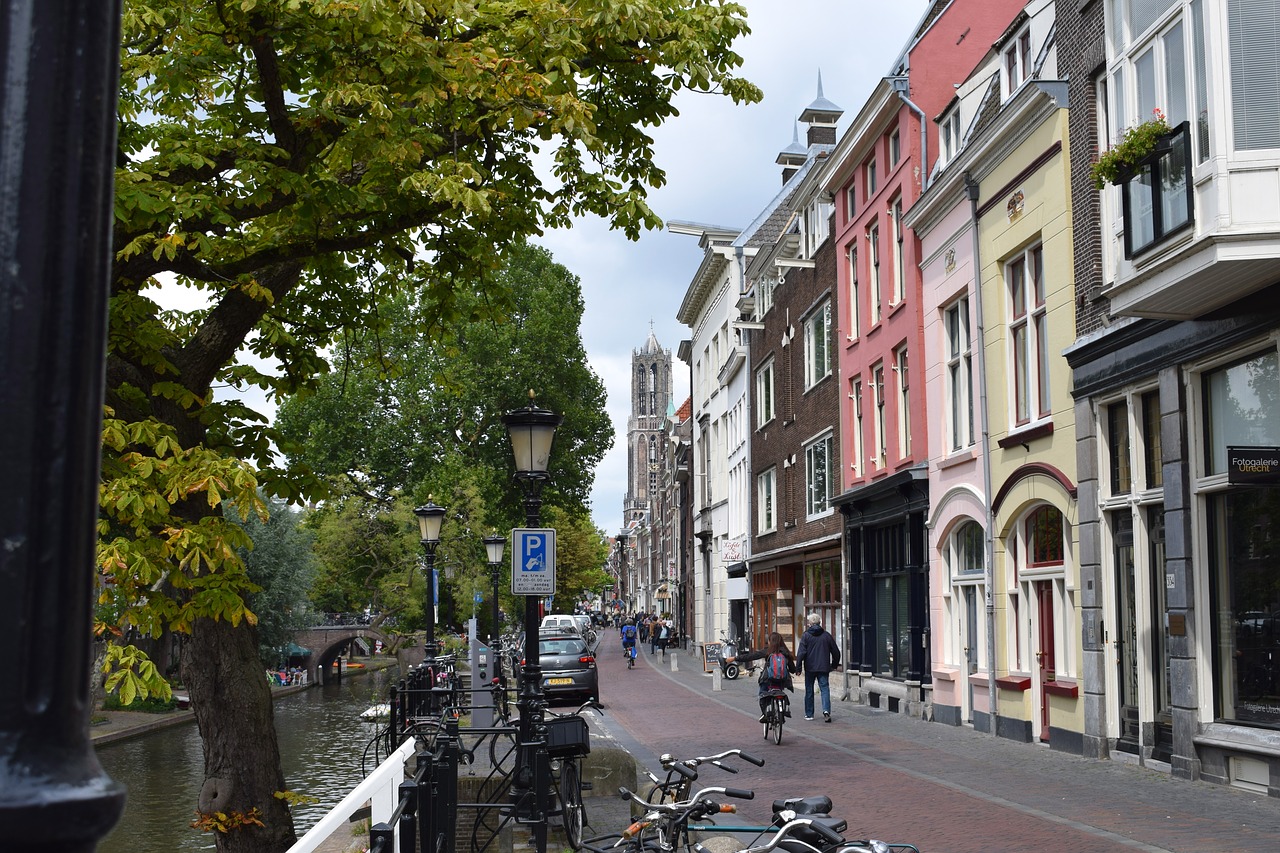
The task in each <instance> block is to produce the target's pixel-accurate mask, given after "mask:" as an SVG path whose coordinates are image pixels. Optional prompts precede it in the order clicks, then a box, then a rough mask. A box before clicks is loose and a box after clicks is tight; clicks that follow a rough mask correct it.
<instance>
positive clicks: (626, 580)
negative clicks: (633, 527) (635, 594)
mask: <svg viewBox="0 0 1280 853" xmlns="http://www.w3.org/2000/svg"><path fill="white" fill-rule="evenodd" d="M630 535H631V534H630V532H629V531H628V530H627V528H625V527H624V528H622V529H621V530H620V531H618V587H619V590H618V597H619V598H621V599H622V600H623V601H624V602H626V603H625V604H624V605H623V606H624V607H625V608H626V609H627V610H628V611H630V610H631V608H632V605H631V601H630V599H629V598H628V596H629V595H630V594H631V578H630V577H629V576H628V575H627V537H628V536H630ZM624 615H625V614H624Z"/></svg>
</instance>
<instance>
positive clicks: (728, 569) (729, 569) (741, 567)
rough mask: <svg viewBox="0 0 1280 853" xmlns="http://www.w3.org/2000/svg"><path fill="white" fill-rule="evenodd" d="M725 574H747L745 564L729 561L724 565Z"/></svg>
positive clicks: (743, 575) (737, 576) (734, 575)
mask: <svg viewBox="0 0 1280 853" xmlns="http://www.w3.org/2000/svg"><path fill="white" fill-rule="evenodd" d="M724 571H725V574H727V575H728V576H729V577H731V578H742V577H746V576H747V564H746V563H745V562H739V563H730V564H729V565H727V566H725V569H724Z"/></svg>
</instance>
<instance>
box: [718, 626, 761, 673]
mask: <svg viewBox="0 0 1280 853" xmlns="http://www.w3.org/2000/svg"><path fill="white" fill-rule="evenodd" d="M750 653H751V646H750V644H748V643H745V642H744V643H743V644H742V648H738V641H737V640H730V639H728V638H726V637H725V636H724V635H723V634H722V635H721V636H720V672H721V673H723V674H724V677H725V678H727V679H729V680H730V681H733V680H734V679H735V678H737V677H738V675H739V674H740V673H741V672H742V668H743V667H744V666H745V667H746V670H747V673H748V674H749V675H755V672H756V662H755V661H748V662H747V663H745V664H740V663H738V662H737V661H734V662H732V663H730V662H729V661H727V660H725V658H736V657H737V656H738V655H747V654H750Z"/></svg>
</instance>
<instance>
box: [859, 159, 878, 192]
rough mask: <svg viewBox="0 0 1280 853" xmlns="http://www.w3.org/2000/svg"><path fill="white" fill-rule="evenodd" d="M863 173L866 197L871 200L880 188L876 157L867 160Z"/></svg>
mask: <svg viewBox="0 0 1280 853" xmlns="http://www.w3.org/2000/svg"><path fill="white" fill-rule="evenodd" d="M862 174H863V175H864V180H863V186H864V188H865V189H866V197H867V200H868V201H870V200H871V199H872V198H874V197H875V194H876V190H877V189H879V186H880V185H879V183H878V178H879V176H878V175H877V174H876V158H875V157H871V158H869V159H868V160H867V162H866V164H865V165H864V166H863V167H862Z"/></svg>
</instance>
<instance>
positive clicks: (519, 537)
mask: <svg viewBox="0 0 1280 853" xmlns="http://www.w3.org/2000/svg"><path fill="white" fill-rule="evenodd" d="M511 545H512V548H511V593H512V594H513V595H537V596H546V595H553V594H554V593H555V591H556V532H555V530H554V529H551V528H545V529H541V528H516V529H515V530H512V531H511Z"/></svg>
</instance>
